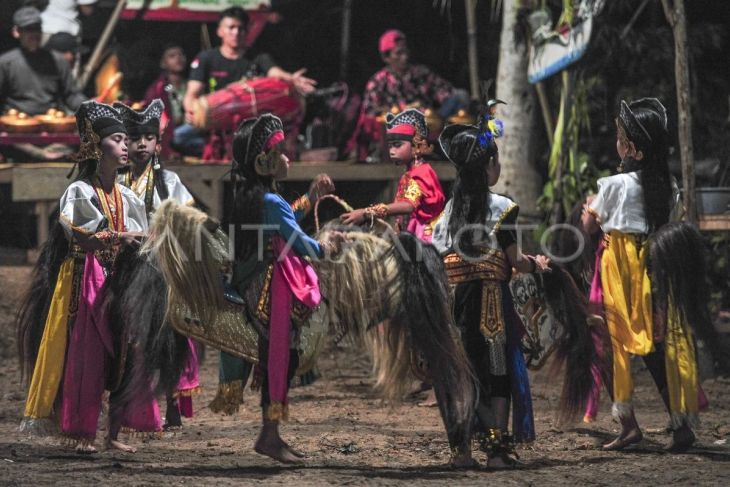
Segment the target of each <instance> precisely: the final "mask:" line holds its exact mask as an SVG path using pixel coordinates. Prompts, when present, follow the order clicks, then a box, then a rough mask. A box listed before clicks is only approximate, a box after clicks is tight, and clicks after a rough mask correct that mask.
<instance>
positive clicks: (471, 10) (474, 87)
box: [465, 0, 480, 100]
mask: <svg viewBox="0 0 730 487" xmlns="http://www.w3.org/2000/svg"><path fill="white" fill-rule="evenodd" d="M465 7H466V34H467V39H468V43H469V44H468V49H469V51H468V52H469V91H471V97H472V99H474V100H477V99H479V96H480V93H479V59H478V57H477V17H476V8H477V0H466V4H465Z"/></svg>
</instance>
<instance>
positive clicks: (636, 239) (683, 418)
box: [582, 98, 711, 451]
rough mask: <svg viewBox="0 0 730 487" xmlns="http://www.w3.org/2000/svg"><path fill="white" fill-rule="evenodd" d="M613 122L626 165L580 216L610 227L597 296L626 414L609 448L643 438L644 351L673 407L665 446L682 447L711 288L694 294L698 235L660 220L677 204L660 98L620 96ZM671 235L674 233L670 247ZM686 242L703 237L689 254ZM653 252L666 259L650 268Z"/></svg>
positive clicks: (693, 411) (618, 399)
mask: <svg viewBox="0 0 730 487" xmlns="http://www.w3.org/2000/svg"><path fill="white" fill-rule="evenodd" d="M616 129H617V135H616V150H617V152H618V155H619V157H620V158H621V164H620V166H619V170H620V171H621V173H620V174H617V175H615V176H610V177H606V178H601V179H600V180H599V181H598V194H597V195H596V196H595V198H593V199H592V200H591V201H590V202H589V203H588V204H586V206H585V210H586V211H585V212H584V214H583V219H582V222H583V227H584V229H585V230H586V231H587V232H588V233H590V234H595V233H597V232H599V231H602V232H603V233H604V241H603V243H602V245H601V246H600V247H599V253H598V265H597V266H596V270H595V272H596V277H595V278H594V281H593V286H592V289H591V298H592V301H594V302H598V304H599V305H602V308H603V309H602V311H603V315H604V317H605V320H606V325H607V327H608V331H609V334H610V336H611V345H612V350H613V384H612V387H611V392H612V395H613V401H614V402H613V414H614V416H615V417H616V418H617V419H618V420H619V421H620V422H621V433H620V434H619V436H618V437H617V438H616V439H615V440H613V441H611V442H610V443H608V444H606V445H604V448H605V449H607V450H620V449H622V448H625V447H626V446H628V445H631V444H634V443H637V442H639V441H641V439H642V437H643V435H642V433H641V429H640V428H639V425H638V423H637V421H636V417H635V416H634V409H633V405H632V396H633V383H632V379H631V368H630V355H631V354H633V355H639V356H641V357H642V358H643V359H644V362H645V363H646V366H647V368H648V369H649V371H650V372H651V374H652V377H653V379H654V381H655V382H656V385H657V388H658V389H659V392H660V394H661V396H662V399H663V401H664V404H665V406H666V408H667V410H668V411H669V413H670V417H671V427H672V431H673V439H672V442H671V443H670V445H669V449H670V450H673V451H683V450H686V449H687V448H689V447H690V446H691V445H692V444H693V443H694V441H695V436H694V433H693V432H692V428H691V427H692V426H693V425H694V424H696V422H697V413H698V411H699V408H700V402H701V399H704V398H702V395H701V394H700V393H699V385H698V378H697V363H696V357H695V345H694V338H693V330H697V329H700V330H701V329H709V328H711V325H709V328H708V324H707V322H708V321H709V320H708V318H707V313H706V295H705V296H702V295H699V294H698V292H700V291H699V290H701V289H704V283H703V282H702V272H701V270H702V269H703V266H704V264H703V262H702V258H701V255H702V244H701V239H699V238H697V237H696V233H697V232H696V230H693V229H692V228H691V227H689V226H686V225H683V224H678V225H679V226H677V227H676V228H675V227H667V228H666V229H665V228H664V227H665V225H667V223H668V222H669V221H670V220H671V219H672V218H673V214H675V215H676V214H677V213H678V212H680V211H681V206H680V204H679V197H678V192H677V191H676V188H673V182H672V179H671V176H670V173H669V167H668V165H667V155H668V149H669V145H668V132H667V115H666V110H665V108H664V106H663V105H662V104H661V102H660V101H659V100H657V99H656V98H643V99H640V100H637V101H634V102H631V103H629V104H627V103H626V102H623V101H622V102H621V109H620V112H619V116H618V118H617V119H616ZM672 225H674V224H672ZM667 242H674V245H673V248H670V247H668V246H667ZM681 242H685V243H686V242H700V243H698V244H697V245H696V248H694V249H685V251H686V252H685V253H686V255H683V254H680V250H681V249H680V247H679V245H680V243H681ZM698 256H699V257H698ZM668 257H672V259H671V260H672V262H671V263H668V262H666V261H667V260H668ZM690 260H691V261H692V262H695V264H694V265H695V268H694V269H692V270H691V271H689V272H686V273H685V275H683V276H682V277H680V278H679V280H675V281H674V283H673V284H676V286H674V288H677V287H682V288H684V289H686V291H685V292H676V293H675V292H674V291H673V287H672V286H670V285H668V284H667V282H668V279H667V276H670V277H671V276H672V275H674V274H676V272H675V271H674V269H678V268H679V267H681V266H683V265H684V264H683V263H684V262H687V261H690ZM650 261H652V262H662V265H657V266H656V267H655V268H654V269H653V270H652V272H651V273H650V272H649V263H650ZM663 261H664V262H663ZM682 282H687V283H690V282H691V285H690V286H689V287H686V285H684V284H682ZM670 284H672V283H671V282H670ZM653 288H656V290H655V291H656V292H653ZM661 290H663V292H662V291H661ZM690 298H692V299H690ZM703 309H704V311H703Z"/></svg>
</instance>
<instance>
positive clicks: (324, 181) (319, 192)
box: [309, 174, 335, 201]
mask: <svg viewBox="0 0 730 487" xmlns="http://www.w3.org/2000/svg"><path fill="white" fill-rule="evenodd" d="M334 192H335V183H333V182H332V179H331V178H330V177H329V176H328V175H326V174H319V175H317V177H315V178H314V181H312V184H310V185H309V199H310V200H312V201H317V200H318V199H320V198H321V197H322V196H324V195H326V194H330V193H334Z"/></svg>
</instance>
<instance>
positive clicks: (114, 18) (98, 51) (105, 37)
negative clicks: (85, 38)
mask: <svg viewBox="0 0 730 487" xmlns="http://www.w3.org/2000/svg"><path fill="white" fill-rule="evenodd" d="M126 5H127V0H118V1H117V6H116V7H115V8H114V11H113V12H112V15H111V17H109V21H108V22H107V23H106V27H104V32H102V34H101V38H100V39H99V42H97V43H96V47H94V51H93V52H92V53H91V58H89V61H88V62H87V63H86V66H84V71H83V73H81V80H80V81H79V87H80V88H81V89H82V90H83V89H84V88H85V87H86V84H87V83H88V82H89V80H90V79H91V74H92V73H93V72H94V70H95V69H96V68H97V67H98V65H99V62H100V61H101V57H102V54H104V50H105V49H106V46H107V44H109V40H110V39H111V37H112V34H113V33H114V28H115V27H116V26H117V22H119V17H120V16H121V15H122V10H124V7H125V6H126Z"/></svg>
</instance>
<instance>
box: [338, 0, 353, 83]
mask: <svg viewBox="0 0 730 487" xmlns="http://www.w3.org/2000/svg"><path fill="white" fill-rule="evenodd" d="M351 28H352V0H345V1H344V4H343V5H342V41H341V43H340V79H341V80H343V79H345V78H346V77H347V68H348V64H349V63H350V30H351Z"/></svg>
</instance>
